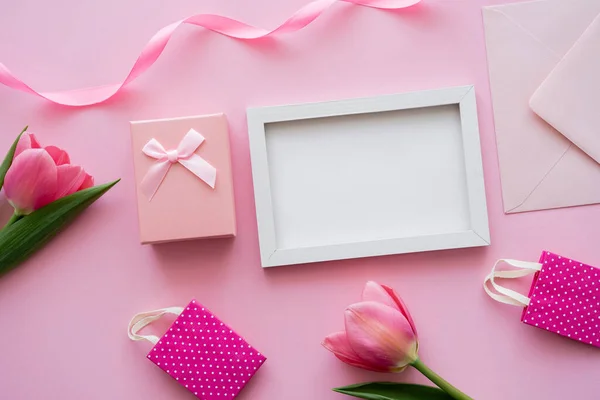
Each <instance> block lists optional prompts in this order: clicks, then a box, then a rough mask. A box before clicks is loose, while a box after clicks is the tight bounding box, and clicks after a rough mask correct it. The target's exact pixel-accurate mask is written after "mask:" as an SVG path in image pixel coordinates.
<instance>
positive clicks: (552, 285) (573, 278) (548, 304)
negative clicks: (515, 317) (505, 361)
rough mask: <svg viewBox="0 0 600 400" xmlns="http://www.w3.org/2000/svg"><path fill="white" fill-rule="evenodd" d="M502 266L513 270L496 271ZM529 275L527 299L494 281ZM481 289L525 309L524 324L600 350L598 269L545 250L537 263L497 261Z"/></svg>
mask: <svg viewBox="0 0 600 400" xmlns="http://www.w3.org/2000/svg"><path fill="white" fill-rule="evenodd" d="M501 263H506V264H508V265H510V266H512V267H513V268H512V269H508V270H498V269H497V266H498V265H500V264H501ZM531 274H533V282H532V284H531V289H530V290H529V296H524V295H523V294H521V293H518V292H516V291H514V290H511V289H508V288H505V287H503V286H501V285H500V284H498V283H497V282H496V280H497V279H499V278H504V279H514V278H520V277H524V276H527V275H531ZM483 286H484V288H485V290H486V292H487V293H488V294H489V295H490V297H492V298H493V299H494V300H496V301H499V302H501V303H505V304H510V305H515V306H520V307H525V308H524V309H523V314H522V316H521V321H523V322H524V323H526V324H528V325H531V326H535V327H538V328H541V329H545V330H547V331H551V332H554V333H558V334H559V335H561V336H565V337H568V338H571V339H573V340H577V341H579V342H583V343H587V344H591V345H592V346H596V347H600V269H598V268H596V267H592V266H590V265H587V264H584V263H581V262H579V261H576V260H573V259H570V258H566V257H562V256H559V255H558V254H554V253H550V252H548V251H545V252H543V253H542V255H541V257H540V261H539V262H538V263H532V262H525V261H517V260H507V259H504V260H499V261H498V262H496V265H494V268H493V269H492V272H491V273H490V274H489V275H488V276H487V277H486V279H485V282H484V285H483ZM490 286H491V287H490ZM493 289H494V290H495V291H494V290H493Z"/></svg>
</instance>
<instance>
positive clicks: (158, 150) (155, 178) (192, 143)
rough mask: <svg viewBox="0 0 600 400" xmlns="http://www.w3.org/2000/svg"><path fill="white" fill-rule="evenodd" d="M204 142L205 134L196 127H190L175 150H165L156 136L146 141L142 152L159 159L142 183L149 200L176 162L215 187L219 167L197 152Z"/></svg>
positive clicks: (142, 189) (141, 185)
mask: <svg viewBox="0 0 600 400" xmlns="http://www.w3.org/2000/svg"><path fill="white" fill-rule="evenodd" d="M202 142H204V136H202V135H201V134H200V133H199V132H197V131H195V130H194V129H190V130H189V132H188V133H186V134H185V136H184V137H183V139H181V142H180V143H179V146H177V149H175V150H169V151H167V150H165V148H164V147H163V145H162V144H160V142H159V141H158V140H156V139H154V138H153V139H150V141H149V142H148V143H146V145H145V146H144V148H143V149H142V152H143V153H144V154H145V155H147V156H148V157H152V158H155V159H156V160H157V161H156V162H155V163H154V164H153V165H152V166H151V167H150V169H149V170H148V172H147V173H146V176H144V179H143V180H142V182H141V184H140V189H141V191H142V193H144V195H146V196H147V197H148V201H150V200H152V198H153V197H154V195H155V194H156V192H157V191H158V188H159V187H160V185H161V184H162V182H163V180H164V179H165V177H166V176H167V173H168V172H169V169H170V168H171V165H172V164H175V163H179V164H181V165H183V166H184V167H185V168H187V169H188V170H189V171H190V172H191V173H193V174H194V175H196V176H197V177H198V178H200V179H201V180H202V181H204V182H205V183H206V184H207V185H208V186H210V187H211V188H213V189H214V188H215V181H216V180H217V169H216V168H215V167H213V166H212V165H210V164H209V163H208V162H207V161H206V160H204V159H203V158H202V157H200V156H199V155H197V154H195V151H196V149H197V148H198V147H200V145H201V144H202Z"/></svg>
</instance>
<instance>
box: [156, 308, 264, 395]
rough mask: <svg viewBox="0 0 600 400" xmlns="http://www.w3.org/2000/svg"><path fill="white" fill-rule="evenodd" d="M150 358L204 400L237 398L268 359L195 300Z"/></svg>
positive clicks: (162, 339)
mask: <svg viewBox="0 0 600 400" xmlns="http://www.w3.org/2000/svg"><path fill="white" fill-rule="evenodd" d="M148 359H150V360H151V361H152V362H153V363H155V364H156V365H157V366H158V367H159V368H161V369H162V370H163V371H165V372H166V373H167V374H169V375H170V376H171V377H173V379H175V380H176V381H177V382H179V383H180V384H181V385H182V386H184V387H185V388H186V389H188V390H189V391H190V392H192V393H193V394H194V395H195V396H196V397H198V398H199V399H201V400H219V399H233V398H235V397H236V396H237V395H238V394H239V392H240V391H241V390H242V389H243V388H244V386H245V385H246V384H247V383H248V381H249V380H250V379H251V378H252V377H253V376H254V374H255V373H256V372H257V371H258V369H259V368H260V367H261V366H262V365H263V364H264V362H265V361H266V358H265V357H264V356H263V355H262V354H260V353H259V352H258V351H257V350H256V349H254V348H253V347H252V346H251V345H250V344H248V342H246V341H245V340H244V339H243V338H242V337H241V336H239V335H238V334H237V333H235V331H233V330H232V329H231V328H229V327H228V326H227V325H225V324H224V323H223V322H221V321H220V320H219V319H218V318H217V317H216V316H214V315H213V314H212V313H211V312H210V311H208V310H207V309H206V308H205V307H204V306H202V305H201V304H199V303H197V302H196V301H195V300H192V302H191V303H190V304H188V306H187V307H186V308H185V309H184V310H183V312H182V313H181V315H180V316H179V317H177V319H176V320H175V322H174V323H173V325H171V327H170V328H169V330H168V331H167V333H165V335H164V336H163V337H162V338H161V339H160V340H159V341H158V343H157V344H156V345H155V346H154V348H152V350H151V351H150V353H148Z"/></svg>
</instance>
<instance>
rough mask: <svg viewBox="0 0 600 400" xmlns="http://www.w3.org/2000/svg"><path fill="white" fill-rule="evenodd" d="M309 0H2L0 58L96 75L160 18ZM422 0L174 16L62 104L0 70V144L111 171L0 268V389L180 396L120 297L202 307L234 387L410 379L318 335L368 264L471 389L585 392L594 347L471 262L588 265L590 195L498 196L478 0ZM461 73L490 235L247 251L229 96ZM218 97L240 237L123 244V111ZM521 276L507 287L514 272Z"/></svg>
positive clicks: (279, 394) (383, 84) (128, 188)
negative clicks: (176, 27)
mask: <svg viewBox="0 0 600 400" xmlns="http://www.w3.org/2000/svg"><path fill="white" fill-rule="evenodd" d="M305 3H306V0H286V1H274V0H253V1H248V0H229V1H227V2H224V1H222V0H203V1H199V0H175V1H170V2H166V1H161V0H128V1H120V0H104V1H78V0H55V1H52V2H49V1H42V0H19V1H12V2H6V4H4V5H3V8H2V13H0V37H2V38H3V39H2V40H1V41H0V59H1V60H2V61H3V62H5V63H6V64H7V65H8V66H9V67H10V68H11V69H12V70H13V71H14V72H16V73H18V74H19V76H21V77H22V78H24V79H25V80H26V81H27V82H28V83H30V84H32V85H33V86H34V87H36V88H39V89H46V90H51V89H68V88H76V87H81V86H86V85H96V84H104V83H112V82H114V81H118V80H119V79H122V77H124V76H125V74H126V72H127V71H128V68H129V67H130V66H131V65H132V63H133V61H134V60H135V58H136V57H137V55H138V52H139V50H140V49H141V48H142V46H143V44H144V43H145V42H146V41H147V40H148V38H149V37H150V36H151V35H152V34H153V33H154V32H155V31H156V30H157V29H159V28H160V27H162V26H164V25H166V24H167V23H170V22H173V21H175V20H177V19H179V18H182V17H185V16H187V15H190V14H193V13H198V12H213V13H220V14H224V15H228V16H232V17H235V18H239V19H242V20H244V21H246V22H250V23H253V24H256V25H260V26H264V27H273V26H275V24H277V23H279V22H281V21H283V20H284V19H285V18H287V17H288V16H289V15H290V14H291V13H292V12H293V11H295V10H296V9H298V8H299V7H300V6H301V5H303V4H305ZM492 3H494V1H491V0H487V1H476V0H463V1H460V0H457V1H452V0H447V1H442V0H425V1H424V3H423V4H421V5H418V6H416V7H415V8H413V9H410V10H404V11H400V12H382V11H376V10H370V9H365V8H362V7H355V6H352V5H347V4H339V5H336V6H335V7H334V8H333V9H332V10H329V11H328V12H327V13H326V15H324V16H323V17H322V18H320V19H318V20H317V21H315V23H314V24H312V25H311V26H310V27H308V28H307V29H305V30H304V31H302V32H298V33H296V34H293V35H289V36H286V37H280V38H279V39H277V40H262V41H258V42H255V43H248V42H239V41H234V40H231V39H228V38H225V37H222V36H219V35H216V34H213V33H209V32H206V31H202V30H201V29H193V28H190V27H186V28H185V29H182V30H181V31H179V32H178V33H177V34H176V35H175V40H174V41H173V42H172V43H171V44H169V46H168V47H167V49H166V51H165V53H164V55H163V57H162V58H161V59H160V60H159V61H158V62H157V64H156V65H155V66H154V67H152V68H151V69H150V70H149V72H148V73H147V74H146V75H144V76H143V77H141V78H140V79H139V80H137V81H136V82H135V83H134V84H132V85H130V86H129V87H128V89H127V91H126V93H124V94H123V95H120V96H118V97H117V98H115V99H113V100H111V101H109V102H108V103H106V104H103V105H100V106H96V107H90V108H82V109H70V108H64V107H58V106H53V105H51V104H48V103H46V102H44V101H41V100H39V99H37V98H34V97H33V96H29V95H25V94H21V93H17V92H14V91H11V90H8V89H6V88H0V105H1V106H0V130H1V132H2V133H1V135H0V148H2V149H5V148H7V147H8V145H9V143H10V142H11V141H12V140H13V138H14V136H15V135H16V133H17V132H18V131H19V130H20V129H21V128H22V127H23V126H24V125H26V124H29V125H30V127H31V131H33V132H37V133H38V134H39V135H40V138H41V140H42V141H43V142H45V143H53V144H56V145H60V146H64V147H66V148H68V150H69V151H70V152H71V154H72V159H73V160H74V161H75V162H81V163H82V164H84V165H85V167H86V169H88V170H89V171H90V172H91V173H93V174H94V175H95V177H96V178H97V180H98V181H99V182H104V181H108V180H110V179H114V178H116V177H122V178H123V180H122V182H121V183H120V184H119V185H118V186H117V187H116V188H115V189H114V190H113V191H111V192H110V193H108V195H107V196H105V197H104V198H103V199H101V201H99V202H98V203H97V204H96V205H94V207H93V208H92V209H90V210H89V211H88V212H86V213H85V214H84V215H83V216H82V217H81V218H80V219H79V220H78V221H77V222H76V223H75V224H74V225H73V226H71V228H70V229H69V230H67V231H65V232H64V233H63V234H61V235H60V236H59V237H57V238H56V240H54V241H53V242H52V243H51V244H50V245H49V246H48V247H47V248H45V249H44V250H43V251H41V252H39V253H38V254H37V255H36V256H35V257H33V258H32V259H31V260H30V261H29V262H27V263H26V264H24V265H22V266H21V267H20V268H19V269H17V270H16V271H14V272H12V273H10V274H9V275H7V276H4V277H2V278H1V279H0V315H1V316H2V326H1V328H0V354H2V356H1V357H0V387H1V388H2V397H3V398H7V399H11V400H22V399H35V398H39V399H52V400H53V399H56V400H59V399H60V400H71V399H73V400H75V399H86V400H96V399H97V400H100V399H156V400H158V399H167V398H168V399H182V400H183V399H190V400H191V399H192V398H193V396H192V395H190V394H189V393H186V391H185V389H183V388H181V387H180V386H179V385H177V384H176V383H175V382H173V381H172V380H171V378H169V377H168V376H167V375H166V374H165V373H163V372H161V371H160V370H159V369H158V368H156V366H154V365H153V364H152V363H151V362H149V361H148V360H147V359H146V358H145V354H146V353H147V351H148V350H149V348H150V345H149V344H146V343H134V342H131V341H129V339H128V338H127V335H126V333H125V330H126V326H127V323H128V321H129V318H130V317H131V316H132V315H133V314H135V313H136V312H139V311H142V310H148V309H153V308H158V307H163V306H171V305H184V304H187V302H188V301H189V300H190V299H192V298H194V297H195V298H197V299H198V301H200V302H202V303H204V304H205V305H206V306H207V307H209V308H210V309H211V310H212V311H213V312H214V313H215V314H216V315H218V316H219V318H221V319H223V321H224V322H226V323H227V324H229V325H231V326H232V327H233V328H234V329H235V330H236V331H238V332H239V333H240V334H241V335H243V336H244V337H245V338H247V339H248V341H249V342H250V343H252V344H253V345H254V346H256V347H257V348H259V349H261V350H262V351H263V352H264V354H265V355H266V356H267V357H268V361H267V363H266V364H265V366H264V367H263V368H261V370H260V371H259V373H258V374H257V375H256V376H255V377H254V379H253V380H252V382H251V383H250V384H249V385H248V387H247V388H246V389H245V390H244V392H243V393H242V394H241V395H240V399H241V400H249V399H252V400H254V399H260V400H271V399H285V400H304V399H313V400H335V399H340V400H341V399H342V398H344V397H343V396H341V395H338V394H335V393H333V392H331V391H330V390H329V388H331V387H333V386H338V385H344V384H350V383H355V382H359V381H368V380H376V379H379V380H389V379H397V380H405V381H411V382H423V383H425V380H424V379H423V378H422V377H420V376H419V374H418V373H416V372H415V371H408V372H407V373H405V374H403V375H399V376H385V375H377V374H375V373H369V372H366V371H362V370H358V369H354V368H351V367H348V366H346V365H343V364H342V363H340V362H339V361H337V360H336V359H335V358H334V357H333V356H332V355H330V354H328V353H327V352H326V351H325V350H324V349H322V348H321V347H320V345H319V343H320V341H321V339H322V338H323V337H324V336H325V335H326V334H328V333H330V332H332V331H335V330H339V329H341V328H342V326H343V320H342V311H343V309H344V307H345V306H346V305H348V304H349V303H351V302H353V301H355V300H357V299H358V297H359V294H360V291H361V289H362V286H363V284H364V282H365V281H366V280H368V279H372V280H376V281H380V282H382V283H387V284H389V285H392V286H394V287H395V288H396V289H397V290H398V291H399V292H400V293H401V294H402V296H403V297H404V299H405V301H406V303H407V304H408V305H409V307H410V309H411V311H412V313H413V316H414V319H415V321H416V323H417V325H418V327H419V332H420V334H421V349H422V351H421V356H422V358H423V360H424V361H425V362H426V363H428V364H429V365H430V366H431V367H432V368H433V369H435V370H436V371H438V372H439V373H440V374H442V375H443V376H444V377H446V378H447V379H448V380H450V381H451V382H453V383H455V384H456V385H457V386H458V387H460V388H461V389H463V390H464V391H465V392H467V393H468V394H470V395H471V396H473V397H474V398H475V399H478V400H480V399H484V400H506V399H511V400H520V399H533V398H535V399H563V398H573V399H575V398H577V399H594V398H596V397H597V393H598V391H599V390H600V381H599V380H598V375H597V374H598V371H599V370H600V352H598V350H597V349H595V348H592V347H590V346H585V345H581V344H579V343H576V342H574V341H570V340H566V339H564V338H561V337H559V336H558V335H555V334H550V333H547V332H544V331H542V330H539V329H535V328H532V327H529V326H527V325H525V324H522V323H520V322H519V315H520V310H519V309H518V308H511V307H509V306H503V305H500V304H497V303H494V302H492V301H491V300H490V299H488V298H487V297H486V295H485V294H484V292H483V290H482V288H481V282H482V280H483V277H484V276H485V274H486V273H487V272H488V270H489V269H490V268H491V265H492V263H493V262H494V260H496V259H497V258H499V257H512V258H518V259H525V260H532V261H535V260H537V258H538V257H539V254H540V252H541V251H542V249H548V250H551V251H554V252H557V253H559V254H562V255H564V256H566V257H573V258H575V259H578V260H581V261H582V262H586V263H589V264H591V265H596V266H600V253H599V252H598V251H597V248H598V238H599V237H600V224H599V222H600V206H587V207H579V208H572V209H562V210H554V211H543V212H534V213H528V214H520V215H510V216H506V215H504V214H503V212H502V205H501V192H500V180H499V175H498V166H497V156H496V151H495V150H496V148H495V138H494V129H493V121H492V109H491V103H490V94H489V85H488V78H487V67H486V57H485V49H484V36H483V26H482V18H481V9H480V8H481V6H482V5H486V4H492ZM470 83H474V84H475V85H476V87H477V91H478V99H477V100H478V107H479V117H480V127H481V139H482V148H483V156H484V157H483V161H484V169H485V178H486V189H487V196H488V206H489V215H490V224H491V233H492V242H493V245H492V246H490V247H488V248H478V249H466V250H453V251H443V252H432V253H423V254H411V255H402V256H390V257H382V258H373V259H363V260H350V261H342V262H330V263H323V264H314V265H305V266H292V267H281V268H274V269H269V270H262V269H261V268H260V266H259V255H258V241H257V231H256V220H255V216H254V203H253V194H252V180H251V173H250V159H249V153H248V138H247V131H246V120H245V108H246V107H247V106H258V105H273V104H282V103H296V102H305V101H318V100H327V99H337V98H345V97H353V96H364V95H377V94H384V93H393V92H400V91H406V90H418V89H427V88H436V87H444V86H452V85H463V84H470ZM217 112H225V113H226V114H227V115H228V118H229V123H230V129H231V139H232V156H233V173H234V182H235V195H236V211H237V215H238V217H239V218H238V237H237V238H235V239H233V240H231V239H225V240H205V241H196V242H188V243H175V244H166V245H160V246H157V247H149V246H147V247H142V246H140V245H139V244H138V232H137V215H136V211H135V189H134V182H133V165H132V161H131V155H130V139H129V122H128V121H130V120H143V119H153V118H166V117H178V116H186V115H197V114H209V113H217ZM526 286H527V284H526V283H524V284H523V285H521V286H520V287H521V288H522V289H524V288H525V287H526Z"/></svg>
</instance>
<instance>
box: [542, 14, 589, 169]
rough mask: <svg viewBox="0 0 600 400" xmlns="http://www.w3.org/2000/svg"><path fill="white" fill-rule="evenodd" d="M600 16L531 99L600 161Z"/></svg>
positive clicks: (552, 123)
mask: <svg viewBox="0 0 600 400" xmlns="http://www.w3.org/2000/svg"><path fill="white" fill-rule="evenodd" d="M599 96H600V16H598V17H596V19H595V20H594V22H592V24H591V25H590V26H589V27H588V29H587V30H586V31H585V33H584V34H583V35H581V37H580V38H579V40H578V41H577V43H575V45H574V46H573V47H572V48H571V50H569V52H568V53H567V55H566V56H565V57H564V58H563V59H562V60H561V61H560V62H559V63H558V65H557V66H556V68H554V70H553V71H552V72H551V73H550V75H548V78H546V80H545V81H544V83H542V85H541V86H540V87H539V88H538V89H537V90H536V92H535V93H534V94H533V97H532V98H531V102H530V106H531V109H532V110H533V111H534V112H535V113H536V114H538V115H539V116H540V117H542V118H543V119H544V120H545V121H546V122H548V123H549V124H550V125H552V126H553V127H554V128H555V129H557V130H558V131H559V132H561V133H562V134H563V135H565V136H566V137H567V138H568V139H569V140H570V141H571V142H573V143H574V144H575V145H577V147H579V148H580V149H581V150H583V151H584V152H586V154H587V155H589V156H590V157H592V158H593V159H594V160H596V162H598V163H600V115H599V114H600V100H599V99H598V97H599Z"/></svg>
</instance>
